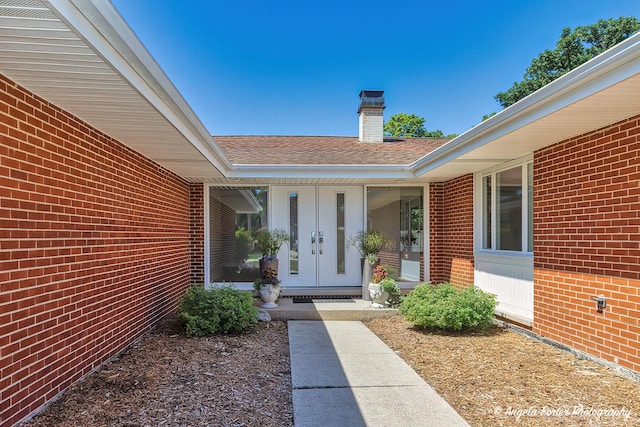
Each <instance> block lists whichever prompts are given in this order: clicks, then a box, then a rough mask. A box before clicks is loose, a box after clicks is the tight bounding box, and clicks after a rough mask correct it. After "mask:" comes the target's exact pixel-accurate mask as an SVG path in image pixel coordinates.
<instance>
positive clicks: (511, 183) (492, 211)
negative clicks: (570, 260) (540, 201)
mask: <svg viewBox="0 0 640 427" xmlns="http://www.w3.org/2000/svg"><path fill="white" fill-rule="evenodd" d="M481 180H482V181H481V182H482V190H481V191H482V196H481V197H482V202H481V206H482V213H481V215H482V220H481V226H482V231H481V233H482V234H481V236H482V249H484V250H491V251H511V252H533V163H532V162H531V161H527V162H523V163H521V164H519V165H515V166H514V165H512V166H511V167H507V168H505V169H498V170H495V171H493V172H491V173H486V174H482V175H481Z"/></svg>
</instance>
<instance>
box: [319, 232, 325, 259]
mask: <svg viewBox="0 0 640 427" xmlns="http://www.w3.org/2000/svg"><path fill="white" fill-rule="evenodd" d="M323 243H324V236H323V235H322V231H318V245H320V255H322V253H323V252H324V251H323V249H322V245H323Z"/></svg>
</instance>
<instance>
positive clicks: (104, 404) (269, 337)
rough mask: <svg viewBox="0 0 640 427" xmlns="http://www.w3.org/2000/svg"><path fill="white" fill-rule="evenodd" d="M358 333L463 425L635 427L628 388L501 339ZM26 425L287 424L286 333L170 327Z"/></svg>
mask: <svg viewBox="0 0 640 427" xmlns="http://www.w3.org/2000/svg"><path fill="white" fill-rule="evenodd" d="M366 325H367V326H368V327H369V328H370V329H371V330H372V331H373V332H374V333H376V334H377V335H378V336H379V337H380V338H381V339H382V340H383V341H385V342H386V343H387V345H389V347H391V348H392V349H394V350H395V351H396V352H397V353H398V354H399V355H400V356H401V357H402V358H403V359H404V360H405V361H407V363H409V365H411V366H412V367H413V369H414V370H415V371H416V372H417V373H418V374H419V375H420V376H421V377H422V378H424V379H425V380H426V382H427V383H429V384H430V385H431V386H432V387H433V388H434V389H435V390H436V391H437V392H438V393H440V395H441V396H443V397H444V398H445V399H446V400H447V401H448V402H449V404H450V405H451V406H453V407H454V408H455V409H456V410H457V411H458V412H459V413H460V415H462V417H464V418H465V419H466V420H467V421H468V422H469V424H471V425H472V426H474V427H481V426H482V427H483V426H487V427H488V426H491V427H493V426H634V425H635V426H638V425H640V418H639V417H640V384H639V383H638V382H635V381H632V380H630V379H627V378H624V377H621V376H619V375H618V374H616V373H615V372H612V371H610V370H609V369H607V368H605V367H602V366H600V365H597V364H595V363H592V362H589V361H585V360H578V359H576V358H575V357H573V356H572V355H570V354H568V353H566V352H563V351H561V350H558V349H556V348H554V347H551V346H549V345H546V344H543V343H541V342H538V341H535V340H532V339H530V338H526V337H523V336H521V335H519V334H516V333H514V332H512V331H509V330H506V329H503V328H500V327H495V328H491V329H490V330H488V331H486V332H483V333H473V334H453V335H450V334H437V333H431V332H427V331H424V330H421V329H418V328H414V327H413V326H412V325H411V324H409V323H407V322H405V321H403V320H402V319H401V318H399V317H398V318H387V319H375V320H371V321H369V322H366ZM309 368H310V369H313V367H311V366H310V367H309ZM381 392H384V390H381ZM424 410H425V414H428V411H429V408H424ZM26 425H27V426H30V427H35V426H37V427H44V426H47V427H49V426H71V427H73V426H163V425H166V426H236V427H241V426H278V427H286V426H292V425H293V407H292V403H291V373H290V362H289V346H288V335H287V327H286V323H284V322H276V321H272V322H269V323H260V324H258V325H256V327H254V328H252V329H251V330H250V331H249V332H248V333H246V334H243V335H238V336H216V337H211V338H188V337H187V336H185V334H184V332H182V330H180V329H179V326H178V325H177V322H176V319H175V318H174V317H172V318H171V319H168V320H166V321H164V322H163V323H162V324H161V325H160V326H159V327H158V328H157V329H156V330H155V331H154V332H152V333H151V334H150V335H148V336H146V337H145V338H144V339H143V340H141V341H140V342H139V343H137V344H135V345H134V346H132V347H131V348H130V349H129V350H127V351H126V352H125V353H124V354H122V355H121V356H120V358H119V359H118V360H114V361H113V362H111V363H109V364H108V365H106V366H105V367H104V368H103V369H101V370H100V371H98V372H96V373H94V374H92V375H90V376H88V377H87V378H86V379H85V380H84V381H82V382H80V383H78V384H76V385H74V386H72V387H71V388H70V389H69V390H68V391H67V392H66V393H65V394H64V395H63V396H62V397H61V398H60V399H59V400H58V401H57V402H55V403H53V404H52V405H51V406H50V407H49V408H48V409H47V410H46V411H44V412H43V413H41V414H40V415H39V416H37V417H35V418H34V419H33V420H31V422H29V423H28V424H26Z"/></svg>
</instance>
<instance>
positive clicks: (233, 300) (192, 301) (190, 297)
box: [180, 285, 258, 336]
mask: <svg viewBox="0 0 640 427" xmlns="http://www.w3.org/2000/svg"><path fill="white" fill-rule="evenodd" d="M180 317H181V318H182V319H183V320H184V321H185V324H186V330H187V335H192V336H203V335H213V334H217V333H225V334H227V333H239V332H242V331H243V330H244V329H246V328H247V327H248V326H249V325H251V324H253V323H256V322H257V318H258V310H257V309H256V308H255V307H254V306H253V298H252V297H251V294H250V293H248V292H241V291H238V290H237V289H236V288H235V287H234V286H233V285H228V286H219V287H214V288H210V289H205V287H204V286H202V285H197V286H192V287H191V288H189V290H188V291H187V293H186V294H185V295H184V297H183V298H182V302H181V303H180Z"/></svg>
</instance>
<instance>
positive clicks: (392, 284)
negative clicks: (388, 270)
mask: <svg viewBox="0 0 640 427" xmlns="http://www.w3.org/2000/svg"><path fill="white" fill-rule="evenodd" d="M380 287H381V288H382V290H383V291H385V292H388V293H389V298H387V302H388V303H389V306H391V307H394V308H395V307H398V306H399V305H400V304H401V303H402V294H401V293H400V288H399V287H398V284H397V283H396V281H395V280H393V279H390V278H388V277H387V278H386V279H383V280H381V281H380Z"/></svg>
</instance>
